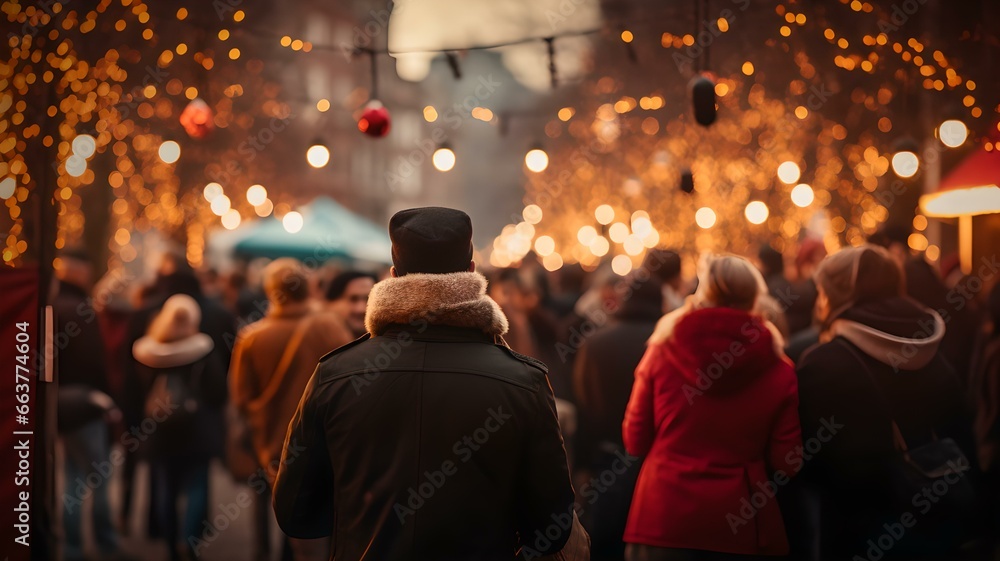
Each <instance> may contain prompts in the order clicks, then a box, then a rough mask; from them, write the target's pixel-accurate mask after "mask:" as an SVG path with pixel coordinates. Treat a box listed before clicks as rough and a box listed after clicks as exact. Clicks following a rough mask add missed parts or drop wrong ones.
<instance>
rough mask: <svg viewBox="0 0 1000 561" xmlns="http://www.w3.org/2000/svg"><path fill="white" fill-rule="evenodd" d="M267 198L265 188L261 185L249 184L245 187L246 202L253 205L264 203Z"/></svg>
mask: <svg viewBox="0 0 1000 561" xmlns="http://www.w3.org/2000/svg"><path fill="white" fill-rule="evenodd" d="M265 200H267V189H265V188H264V186H263V185H251V186H250V188H249V189H247V202H248V203H250V204H252V205H253V206H257V205H260V204H264V201H265Z"/></svg>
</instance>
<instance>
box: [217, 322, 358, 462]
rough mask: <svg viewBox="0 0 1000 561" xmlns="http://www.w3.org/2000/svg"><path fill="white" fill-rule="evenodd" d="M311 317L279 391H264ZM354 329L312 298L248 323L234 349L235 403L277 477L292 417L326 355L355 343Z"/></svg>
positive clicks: (257, 448) (259, 453)
mask: <svg viewBox="0 0 1000 561" xmlns="http://www.w3.org/2000/svg"><path fill="white" fill-rule="evenodd" d="M303 321H307V322H309V325H308V326H307V327H305V332H304V335H303V336H302V338H301V343H300V344H299V346H298V347H297V350H296V351H295V354H294V358H293V359H292V361H291V362H290V363H289V366H288V369H287V370H286V372H285V374H284V378H283V379H282V382H281V383H280V384H279V385H278V386H277V390H276V391H274V392H269V395H263V394H264V393H265V390H266V389H267V387H268V385H269V382H270V381H271V378H272V377H273V376H274V375H275V373H276V372H275V371H276V370H277V368H278V364H279V362H280V361H281V357H282V355H283V354H284V352H285V349H286V347H287V346H288V345H289V343H290V341H291V339H292V337H293V336H294V334H295V329H296V327H297V326H298V325H299V323H300V322H303ZM351 340H352V337H351V333H350V330H348V329H347V326H346V325H344V322H343V320H341V319H340V317H338V316H337V315H335V314H334V313H333V312H330V311H327V310H316V309H314V308H312V307H310V306H309V305H308V304H306V303H302V304H291V305H288V306H284V307H282V308H279V309H272V310H270V311H269V312H268V314H267V316H266V317H264V318H263V319H261V320H260V321H258V322H256V323H253V324H250V325H248V326H246V327H244V328H243V329H242V330H241V331H240V333H239V335H238V337H237V339H236V345H235V347H234V348H233V359H232V362H231V364H230V368H229V387H230V395H231V396H232V400H233V404H234V405H236V407H237V409H238V410H239V411H240V413H242V414H243V415H244V417H245V418H246V420H247V425H248V426H249V428H250V435H251V440H252V442H253V447H254V451H255V452H256V454H257V458H258V461H259V462H260V465H261V467H263V468H265V469H266V470H268V474H269V475H270V476H271V477H273V476H274V473H275V472H276V471H277V467H278V462H279V460H280V458H281V447H282V445H283V444H284V441H285V431H286V429H287V428H288V422H289V421H290V420H291V418H292V415H293V414H294V413H295V408H296V407H297V406H298V404H299V399H300V398H301V397H302V391H303V390H304V389H305V387H306V384H307V383H308V382H309V378H310V377H311V376H312V374H313V371H314V370H315V368H316V363H317V362H319V359H320V357H322V356H323V355H325V354H326V353H328V352H330V351H332V350H333V349H336V348H338V347H340V346H341V345H344V344H346V343H349V342H350V341H351Z"/></svg>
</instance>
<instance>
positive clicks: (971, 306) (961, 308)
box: [870, 226, 983, 387]
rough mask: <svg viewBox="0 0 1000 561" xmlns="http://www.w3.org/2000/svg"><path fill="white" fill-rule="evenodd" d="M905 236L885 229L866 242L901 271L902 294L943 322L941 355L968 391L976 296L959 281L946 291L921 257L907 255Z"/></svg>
mask: <svg viewBox="0 0 1000 561" xmlns="http://www.w3.org/2000/svg"><path fill="white" fill-rule="evenodd" d="M909 236H910V230H909V229H908V228H905V227H900V226H886V227H884V228H882V229H881V230H879V231H878V232H876V233H875V234H874V235H872V236H871V238H870V242H871V243H873V244H875V245H878V246H881V247H884V248H885V249H886V250H887V251H888V252H889V254H890V255H891V256H892V258H893V260H894V261H895V262H896V263H897V264H898V265H899V266H900V267H901V268H902V271H903V283H904V286H905V294H906V295H907V296H909V297H910V298H912V299H914V300H916V301H917V302H919V303H920V304H921V305H922V306H924V307H927V308H930V309H931V310H934V311H936V312H937V313H938V314H940V315H941V317H942V319H944V321H945V324H947V326H948V329H946V330H945V333H944V337H943V339H942V340H941V344H940V348H941V352H942V353H943V354H944V356H945V358H947V359H948V362H949V363H950V364H951V366H952V367H953V368H954V369H955V373H956V374H958V377H959V380H961V382H962V384H963V387H969V386H968V385H969V376H970V368H971V363H970V359H971V357H972V353H973V351H974V347H975V342H976V333H977V332H978V330H979V324H980V315H979V312H978V301H977V300H976V298H975V295H976V292H974V291H973V292H970V291H966V290H962V288H964V286H963V285H962V277H958V278H956V279H955V282H956V285H955V286H953V287H950V288H949V287H948V285H946V284H945V282H944V280H943V279H942V277H941V275H940V274H938V272H937V270H935V269H934V267H933V266H931V264H930V263H928V262H927V260H926V259H924V256H923V255H921V254H915V253H914V252H913V251H911V249H910V246H909ZM979 280H980V281H981V280H983V279H979Z"/></svg>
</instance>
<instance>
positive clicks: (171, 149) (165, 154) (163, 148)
mask: <svg viewBox="0 0 1000 561" xmlns="http://www.w3.org/2000/svg"><path fill="white" fill-rule="evenodd" d="M157 153H158V154H159V155H160V159H161V160H163V163H165V164H172V163H174V162H176V161H177V160H179V159H180V157H181V145H180V144H177V143H176V142H174V141H173V140H168V141H166V142H164V143H163V144H160V149H159V150H158V151H157Z"/></svg>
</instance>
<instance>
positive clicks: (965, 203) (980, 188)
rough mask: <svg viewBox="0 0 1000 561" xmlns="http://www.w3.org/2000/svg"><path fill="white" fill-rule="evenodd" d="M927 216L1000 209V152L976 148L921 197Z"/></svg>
mask: <svg viewBox="0 0 1000 561" xmlns="http://www.w3.org/2000/svg"><path fill="white" fill-rule="evenodd" d="M920 210H921V211H922V212H923V213H924V214H926V215H927V216H933V217H937V218H954V217H958V216H974V215H977V214H991V213H994V212H1000V152H998V151H997V150H992V151H989V152H987V151H986V150H983V149H981V148H980V149H977V150H976V151H975V152H973V153H972V154H971V155H970V156H969V157H967V158H965V159H964V160H962V163H960V164H959V165H958V167H956V168H955V169H954V170H952V172H951V173H949V174H948V176H947V177H945V178H944V179H943V180H941V184H940V185H939V186H938V189H937V192H935V193H930V194H928V195H924V196H922V197H920Z"/></svg>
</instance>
